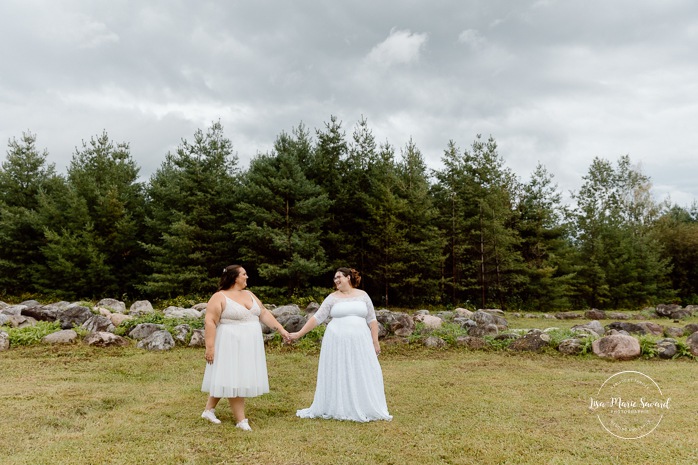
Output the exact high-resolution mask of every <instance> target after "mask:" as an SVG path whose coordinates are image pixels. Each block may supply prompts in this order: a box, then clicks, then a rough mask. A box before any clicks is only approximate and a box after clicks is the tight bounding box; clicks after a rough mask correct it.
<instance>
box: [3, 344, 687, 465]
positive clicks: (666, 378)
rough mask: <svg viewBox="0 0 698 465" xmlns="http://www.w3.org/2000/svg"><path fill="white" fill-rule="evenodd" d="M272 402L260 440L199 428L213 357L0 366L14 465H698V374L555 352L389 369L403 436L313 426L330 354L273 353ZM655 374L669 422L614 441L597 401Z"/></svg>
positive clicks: (253, 419) (404, 356) (265, 407)
mask: <svg viewBox="0 0 698 465" xmlns="http://www.w3.org/2000/svg"><path fill="white" fill-rule="evenodd" d="M267 362H268V366H269V374H270V384H271V390H272V392H271V393H269V394H266V395H264V396H262V397H258V398H253V399H250V400H248V403H247V415H248V417H249V418H250V424H251V426H252V427H253V429H254V431H252V432H251V433H248V432H243V431H240V430H237V429H235V428H234V425H233V419H232V415H231V413H230V411H229V409H228V406H227V402H224V401H223V402H221V404H220V405H219V407H218V409H217V414H218V416H219V418H220V419H221V420H222V421H223V424H221V425H212V424H210V423H208V422H206V421H205V420H202V419H201V418H199V415H200V414H201V411H202V410H203V405H204V403H205V400H206V395H205V394H203V393H201V392H200V390H199V388H200V385H201V378H202V374H203V369H204V360H203V350H202V349H190V348H177V349H174V350H172V351H169V352H164V353H154V352H146V351H143V350H138V349H136V348H134V347H127V348H107V349H99V348H91V347H87V346H84V345H82V344H78V345H74V346H69V347H49V346H44V345H38V346H29V347H18V348H14V349H11V350H9V351H6V352H3V353H1V354H0V379H2V382H1V383H0V462H1V463H3V464H8V465H9V464H52V465H58V464H72V463H89V464H100V463H114V464H117V463H118V464H130V463H134V464H135V463H185V464H215V463H221V464H222V463H230V464H232V463H261V464H335V463H339V464H344V463H346V464H370V463H385V464H451V463H453V464H471V463H472V464H480V463H482V464H507V463H511V464H518V463H532V464H577V463H578V464H595V463H599V464H601V463H604V464H606V463H634V464H644V463H672V464H695V463H696V462H697V461H698V434H696V413H697V408H696V407H697V406H698V400H697V397H696V394H695V393H696V392H697V391H698V376H696V374H697V373H698V365H697V364H696V362H695V361H692V360H688V359H679V360H672V361H661V360H657V359H652V360H644V359H639V360H636V361H633V362H623V363H612V362H607V361H603V360H600V359H598V358H594V357H565V356H562V355H555V354H535V355H534V354H511V353H507V352H474V351H465V350H461V349H456V348H451V349H449V350H442V351H438V350H426V349H422V348H418V347H412V346H389V345H386V346H385V348H384V353H383V355H381V364H382V367H383V373H384V377H385V387H386V395H387V399H388V407H389V409H390V413H391V414H392V415H393V416H394V419H393V421H391V422H373V423H369V424H356V423H350V422H339V421H327V420H301V419H299V418H297V417H295V415H294V414H295V411H296V409H298V408H303V407H307V406H308V405H310V402H311V400H312V396H313V390H314V386H315V376H316V368H317V353H316V352H313V351H310V352H306V351H302V350H299V349H298V348H270V349H269V350H268V354H267ZM624 370H637V371H641V372H643V373H645V374H647V375H649V376H651V377H652V378H653V379H654V380H655V381H656V382H657V383H658V384H659V386H660V387H661V389H662V392H663V394H664V395H665V396H667V397H670V398H671V408H670V409H669V410H668V411H667V413H666V415H665V417H664V419H663V420H662V422H661V424H660V425H659V426H658V427H657V429H656V430H655V431H654V432H652V433H651V434H649V435H648V436H645V437H644V438H642V439H638V440H622V439H619V438H616V437H614V436H612V435H611V434H609V433H608V432H606V431H605V430H604V429H603V428H602V426H601V425H600V424H599V421H598V419H597V418H596V416H595V414H593V413H592V412H590V411H589V410H588V406H589V398H590V396H593V395H595V394H596V392H597V391H598V389H599V387H600V386H601V384H602V383H603V382H604V381H605V380H606V379H607V378H608V377H609V376H611V375H613V374H614V373H617V372H619V371H624Z"/></svg>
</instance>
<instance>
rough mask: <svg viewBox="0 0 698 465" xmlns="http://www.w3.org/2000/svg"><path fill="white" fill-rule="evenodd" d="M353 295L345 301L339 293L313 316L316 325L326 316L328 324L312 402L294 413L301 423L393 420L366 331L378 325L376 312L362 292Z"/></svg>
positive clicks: (378, 365) (373, 349)
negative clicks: (371, 325) (324, 420)
mask: <svg viewBox="0 0 698 465" xmlns="http://www.w3.org/2000/svg"><path fill="white" fill-rule="evenodd" d="M354 293H355V295H354V296H352V297H344V298H343V297H338V296H337V295H336V294H337V293H334V294H331V295H329V296H328V297H327V298H326V299H325V300H324V301H323V302H322V305H321V306H320V308H319V309H318V311H317V312H316V313H315V315H313V317H311V319H312V318H314V319H315V320H316V323H317V324H319V323H322V322H323V321H324V320H325V319H326V318H327V317H328V316H331V317H332V320H331V321H330V322H329V324H328V325H327V328H326V329H325V334H324V336H323V339H322V348H321V349H320V361H319V365H318V374H317V386H316V388H315V398H314V399H313V403H312V405H311V406H310V407H309V408H306V409H302V410H298V411H297V412H296V415H297V416H299V417H301V418H326V419H330V418H332V419H336V420H352V421H358V422H367V421H372V420H391V419H392V416H391V415H390V414H389V413H388V407H387V405H386V401H385V391H384V387H383V373H382V371H381V366H380V364H379V363H378V357H377V355H376V349H375V348H374V343H373V341H372V335H371V330H370V329H369V324H371V323H372V322H376V323H374V324H377V321H376V312H375V310H374V308H373V303H372V302H371V299H370V298H369V297H368V295H367V294H366V293H365V292H363V291H360V290H355V291H354ZM311 326H313V327H314V326H315V325H313V324H312V323H311ZM304 329H305V328H304ZM311 329H312V328H311ZM306 332H307V331H304V330H301V332H300V333H302V334H305V333H306Z"/></svg>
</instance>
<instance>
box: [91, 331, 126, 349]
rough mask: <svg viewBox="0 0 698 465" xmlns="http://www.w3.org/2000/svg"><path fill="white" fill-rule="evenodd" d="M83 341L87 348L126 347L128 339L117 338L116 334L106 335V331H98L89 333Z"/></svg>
mask: <svg viewBox="0 0 698 465" xmlns="http://www.w3.org/2000/svg"><path fill="white" fill-rule="evenodd" d="M83 341H84V342H85V344H87V345H88V346H97V347H109V346H118V347H125V346H127V345H128V339H126V338H123V337H121V336H117V335H116V334H113V333H107V332H106V331H100V332H97V333H90V334H88V335H87V336H85V339H83Z"/></svg>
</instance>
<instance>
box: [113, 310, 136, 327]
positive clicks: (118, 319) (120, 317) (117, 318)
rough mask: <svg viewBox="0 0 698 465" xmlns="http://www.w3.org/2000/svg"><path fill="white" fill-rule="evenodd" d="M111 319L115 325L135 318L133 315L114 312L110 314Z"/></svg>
mask: <svg viewBox="0 0 698 465" xmlns="http://www.w3.org/2000/svg"><path fill="white" fill-rule="evenodd" d="M109 319H110V320H111V322H112V324H113V325H114V326H119V325H120V324H122V323H123V322H124V321H128V320H133V319H134V318H133V317H132V316H131V315H124V314H123V313H112V314H111V315H109Z"/></svg>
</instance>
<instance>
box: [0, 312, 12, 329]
mask: <svg viewBox="0 0 698 465" xmlns="http://www.w3.org/2000/svg"><path fill="white" fill-rule="evenodd" d="M8 324H10V317H9V316H8V315H5V314H4V313H0V326H5V325H8Z"/></svg>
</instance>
